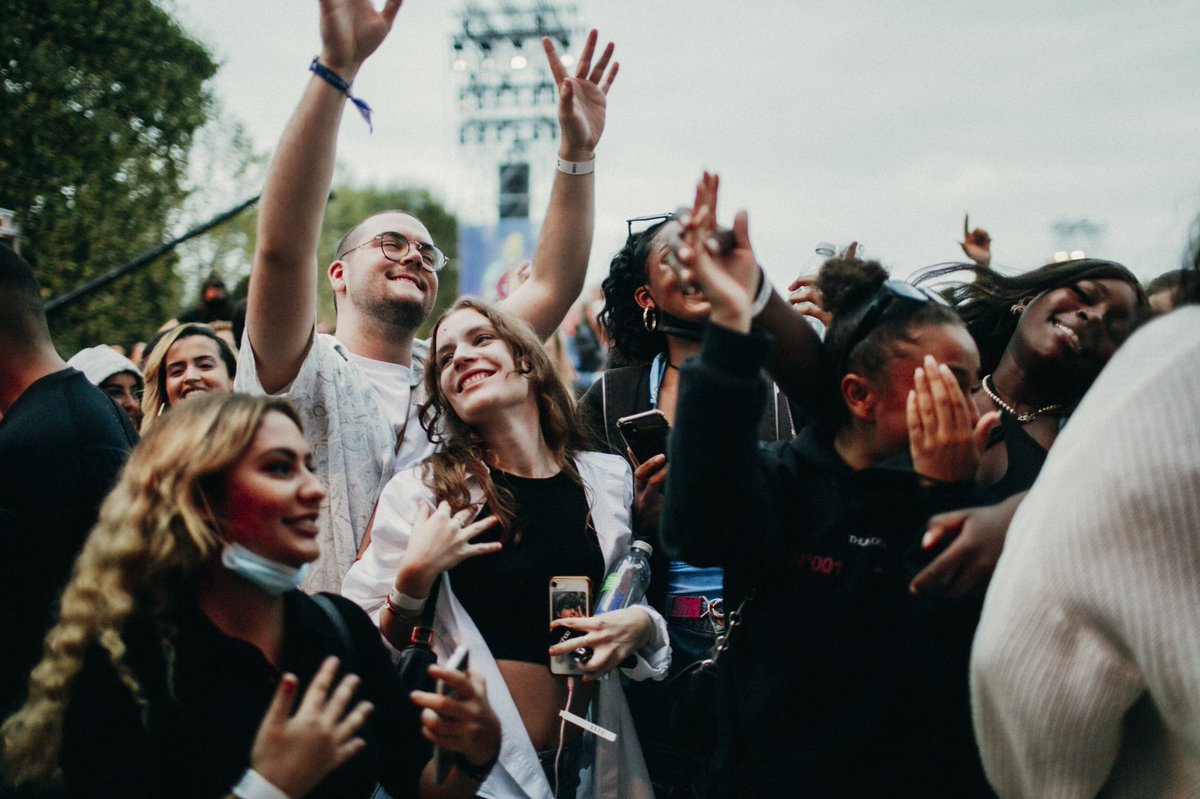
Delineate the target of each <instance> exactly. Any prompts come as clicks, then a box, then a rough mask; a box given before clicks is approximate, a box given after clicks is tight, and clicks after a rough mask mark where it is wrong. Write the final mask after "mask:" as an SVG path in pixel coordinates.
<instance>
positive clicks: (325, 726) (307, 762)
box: [250, 657, 373, 797]
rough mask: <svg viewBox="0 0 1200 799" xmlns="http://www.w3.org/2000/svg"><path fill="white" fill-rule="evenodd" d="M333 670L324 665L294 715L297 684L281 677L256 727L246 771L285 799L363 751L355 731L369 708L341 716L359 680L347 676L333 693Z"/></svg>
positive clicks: (329, 661)
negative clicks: (252, 773)
mask: <svg viewBox="0 0 1200 799" xmlns="http://www.w3.org/2000/svg"><path fill="white" fill-rule="evenodd" d="M337 669H338V659H337V658H335V657H330V658H326V659H325V662H324V663H322V664H321V668H320V669H319V670H318V671H317V674H316V676H314V677H313V680H312V682H311V683H309V686H308V689H307V690H306V691H305V692H304V698H303V699H301V700H300V707H299V708H298V709H297V710H296V713H295V715H293V714H292V707H293V705H295V702H296V690H297V688H298V687H299V681H298V680H297V679H296V675H294V674H284V675H283V677H282V678H281V679H280V680H279V687H278V688H276V689H275V698H274V699H272V700H271V706H270V707H268V708H267V712H266V715H264V716H263V720H262V723H261V724H259V726H258V734H257V735H255V737H254V748H253V749H251V751H250V766H251V768H253V769H254V770H255V771H257V772H258V773H259V774H260V775H262V777H263V778H264V779H266V780H267V781H268V782H270V783H271V784H272V785H274V786H275V787H277V788H279V789H280V790H281V791H283V792H284V793H286V794H287V795H288V796H293V797H301V796H304V795H305V794H307V793H308V792H309V791H311V790H312V789H313V788H315V787H316V786H317V784H318V783H320V782H321V780H323V779H324V778H325V776H326V775H328V774H329V773H330V772H331V771H333V770H334V769H336V768H337V767H338V766H340V765H342V764H343V763H345V762H346V761H347V760H349V759H350V758H352V757H354V756H355V755H356V754H358V753H359V751H361V750H362V748H363V746H365V744H364V742H363V740H362V738H359V737H358V731H359V730H360V729H362V726H363V724H364V723H365V722H366V720H367V716H368V715H370V713H371V710H372V709H373V707H372V705H371V703H370V702H359V703H358V704H357V705H355V707H354V709H353V710H351V711H350V712H346V708H347V707H349V705H350V700H351V699H353V698H354V692H355V690H357V689H358V684H359V679H358V677H356V676H355V675H353V674H347V675H346V676H345V677H343V678H342V681H341V682H340V683H338V686H337V688H336V689H334V688H333V678H334V677H335V676H336V675H337ZM331 689H332V692H331Z"/></svg>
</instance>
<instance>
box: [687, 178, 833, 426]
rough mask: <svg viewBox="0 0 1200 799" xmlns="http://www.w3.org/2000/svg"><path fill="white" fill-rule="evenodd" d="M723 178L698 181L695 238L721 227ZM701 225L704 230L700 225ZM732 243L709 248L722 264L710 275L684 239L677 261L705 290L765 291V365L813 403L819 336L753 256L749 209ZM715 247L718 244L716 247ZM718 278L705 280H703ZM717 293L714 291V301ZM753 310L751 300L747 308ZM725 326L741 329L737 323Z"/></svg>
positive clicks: (692, 224) (761, 322)
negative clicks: (718, 249) (703, 271)
mask: <svg viewBox="0 0 1200 799" xmlns="http://www.w3.org/2000/svg"><path fill="white" fill-rule="evenodd" d="M719 188H720V179H719V178H718V176H717V175H710V174H709V173H707V172H705V173H704V175H703V176H702V177H701V179H700V182H699V183H698V184H697V186H696V197H695V200H694V202H693V205H692V210H691V213H690V214H689V217H690V218H689V224H688V227H689V235H690V236H691V237H692V238H693V239H694V240H695V241H706V242H707V241H708V240H709V238H710V237H711V235H712V234H714V233H716V231H717V224H716V212H717V196H718V190H719ZM697 225H700V226H701V227H702V228H703V230H701V229H698V228H697ZM733 235H734V246H733V248H732V249H730V250H729V251H728V252H726V253H717V252H712V251H711V250H710V253H709V254H710V255H711V256H712V263H713V266H714V267H717V266H719V268H718V269H710V270H708V272H707V275H698V274H696V272H695V269H694V267H695V266H696V263H695V260H696V258H695V255H696V253H695V249H698V246H697V247H696V248H695V249H694V248H693V247H690V246H688V244H687V243H686V242H684V243H683V246H682V247H681V248H680V249H679V252H678V256H679V262H680V263H681V264H682V265H683V267H684V272H683V275H682V276H681V277H682V279H684V280H685V282H691V281H696V282H698V283H699V284H700V285H701V287H702V288H703V289H704V291H705V294H706V295H710V294H712V293H713V292H714V291H716V292H721V293H723V294H725V295H726V296H729V297H734V296H737V295H740V294H741V293H742V292H750V293H751V296H753V297H755V299H761V298H763V297H764V296H765V298H766V304H765V305H764V306H762V307H761V308H760V309H757V313H756V314H755V315H754V316H753V324H754V325H755V326H756V327H758V328H760V329H762V330H764V331H766V332H767V333H769V334H770V335H771V349H770V354H769V356H768V358H767V371H768V372H769V373H770V374H771V377H772V379H774V381H775V382H776V383H777V384H778V385H779V387H780V388H781V389H783V391H784V392H785V393H786V394H787V395H788V396H789V397H791V398H792V399H793V400H795V401H796V402H798V403H800V404H801V405H805V406H808V405H810V404H811V399H812V397H814V396H816V392H817V385H818V383H819V381H820V379H821V368H822V363H821V357H822V356H821V340H820V339H819V338H818V337H817V334H816V333H815V332H814V331H813V329H812V328H811V327H810V326H809V324H808V322H806V321H805V319H804V315H803V314H801V313H799V312H797V311H796V310H794V309H793V308H792V307H791V305H789V304H788V302H787V300H785V299H784V298H783V297H782V296H781V295H780V294H779V292H778V291H776V290H775V289H774V287H772V286H771V285H770V283H769V282H768V281H767V277H766V273H765V272H763V271H762V269H761V267H759V265H758V261H757V260H756V259H755V255H754V249H753V248H752V247H751V246H750V233H749V221H748V219H747V217H746V214H745V212H742V213H740V214H738V215H737V217H735V219H734V224H733ZM714 249H715V248H714ZM706 280H708V281H713V280H715V281H717V282H716V283H715V284H713V285H711V286H705V285H704V283H705V281H706ZM712 299H713V298H712V297H710V301H711V300H712ZM749 310H750V311H751V312H754V311H755V308H754V307H753V306H752V307H751V308H750V309H749ZM718 313H719V311H718V306H717V304H714V308H713V314H714V317H713V321H714V322H717V323H718V324H720V320H719V319H718V318H717V314H718ZM725 326H726V327H729V328H731V329H737V328H738V326H737V325H735V324H726V325H725Z"/></svg>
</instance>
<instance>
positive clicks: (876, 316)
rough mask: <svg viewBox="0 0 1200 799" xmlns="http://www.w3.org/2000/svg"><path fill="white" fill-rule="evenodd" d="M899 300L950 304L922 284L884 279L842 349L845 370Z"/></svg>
mask: <svg viewBox="0 0 1200 799" xmlns="http://www.w3.org/2000/svg"><path fill="white" fill-rule="evenodd" d="M897 302H910V303H916V304H917V305H927V304H929V303H931V302H936V303H938V304H939V305H946V306H948V305H949V304H950V303H948V302H947V301H946V298H945V297H943V296H942V295H941V294H938V293H937V292H935V291H930V290H928V289H923V288H921V287H920V286H914V285H913V284H912V283H909V282H908V281H906V280H885V281H883V285H881V286H880V287H879V289H878V290H876V292H875V295H874V296H873V297H871V299H870V300H869V301H868V302H867V307H866V310H865V311H863V314H862V316H860V317H859V318H858V322H857V323H856V324H855V325H854V327H853V328H852V329H851V331H850V335H849V336H848V337H847V339H846V348H845V349H844V350H843V351H842V352H843V353H844V354H843V356H842V364H841V367H842V371H843V372H845V370H846V361H848V360H849V358H850V353H852V352H853V351H854V348H855V347H857V346H858V345H859V344H861V343H862V342H863V340H864V339H866V337H867V336H869V335H871V331H872V330H874V329H875V328H876V327H878V326H879V322H880V321H881V320H882V319H883V315H884V314H885V313H887V312H888V309H889V308H891V307H892V306H893V305H895V303H897Z"/></svg>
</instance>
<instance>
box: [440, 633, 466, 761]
mask: <svg viewBox="0 0 1200 799" xmlns="http://www.w3.org/2000/svg"><path fill="white" fill-rule="evenodd" d="M469 655H470V653H469V652H468V651H467V647H466V646H465V645H463V644H459V645H458V648H457V649H455V650H454V654H452V655H451V656H450V659H449V660H447V661H446V668H448V669H454V670H455V671H466V670H467V661H468V659H469ZM435 690H436V691H437V692H438V693H439V694H441V695H442V696H451V697H452V696H454V689H453V688H451V687H450V686H448V685H446V682H445V681H444V680H438V681H437V688H436V689H435ZM433 758H434V781H435V782H437V784H438V785H441V784H442V783H443V782H445V781H446V777H448V776H450V769H451V767H453V765H454V753H453V752H447V751H446V750H445V749H442V748H441V747H438V746H435V747H433Z"/></svg>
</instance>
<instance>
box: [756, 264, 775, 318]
mask: <svg viewBox="0 0 1200 799" xmlns="http://www.w3.org/2000/svg"><path fill="white" fill-rule="evenodd" d="M758 277H759V283H758V294H757V295H756V296H755V297H754V304H753V305H751V306H750V318H751V319H753V318H754V317H756V316H758V315H759V314H760V313H762V309H763V308H766V307H767V302H768V301H769V300H770V299H771V292H772V291H774V288H775V287H774V286H772V285H771V281H770V280H768V279H767V273H766V272H765V271H764V270H763V268H762V264H759V266H758Z"/></svg>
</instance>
